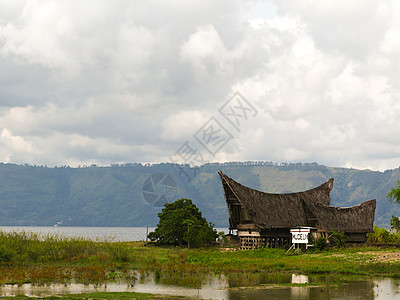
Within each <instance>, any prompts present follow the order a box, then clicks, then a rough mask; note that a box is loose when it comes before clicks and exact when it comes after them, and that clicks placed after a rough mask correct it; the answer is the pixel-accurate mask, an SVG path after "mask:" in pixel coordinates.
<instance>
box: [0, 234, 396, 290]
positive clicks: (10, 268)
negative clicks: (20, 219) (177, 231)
mask: <svg viewBox="0 0 400 300" xmlns="http://www.w3.org/2000/svg"><path fill="white" fill-rule="evenodd" d="M225 250H226V249H221V248H217V247H214V248H208V249H185V248H176V247H170V248H168V247H155V246H145V245H144V243H143V242H116V243H115V242H97V241H91V240H87V239H82V238H65V237H61V236H39V235H37V234H32V233H26V232H18V233H16V232H14V233H4V232H0V284H9V283H14V284H22V283H34V284H48V283H64V284H68V283H70V282H71V281H72V280H74V281H75V282H78V283H103V282H106V281H109V280H116V279H119V278H123V279H124V280H127V281H128V282H129V281H135V280H136V278H135V274H134V273H132V270H135V271H137V272H139V273H141V274H145V273H146V272H147V273H148V272H153V273H154V274H156V276H157V274H168V273H171V274H175V273H185V274H194V273H197V274H198V273H203V274H209V273H214V274H224V273H257V272H291V273H302V274H347V275H349V274H354V275H378V276H390V277H400V256H399V253H400V252H399V250H398V249H397V248H385V249H380V248H377V247H356V248H354V247H352V248H341V249H330V250H327V251H324V252H312V251H310V252H307V253H293V252H292V253H290V254H286V253H285V250H284V249H268V248H262V249H256V250H248V251H225Z"/></svg>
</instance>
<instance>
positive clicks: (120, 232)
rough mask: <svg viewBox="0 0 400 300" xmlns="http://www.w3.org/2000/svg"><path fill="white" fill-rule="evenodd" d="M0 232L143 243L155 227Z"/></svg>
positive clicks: (9, 229) (10, 228)
mask: <svg viewBox="0 0 400 300" xmlns="http://www.w3.org/2000/svg"><path fill="white" fill-rule="evenodd" d="M0 230H1V231H5V232H12V231H26V232H35V233H40V234H52V235H53V234H57V235H62V236H65V237H84V238H90V239H92V240H100V241H113V242H127V241H145V240H146V232H152V231H154V230H155V227H62V226H58V227H52V226H51V227H28V226H0ZM216 230H217V231H218V232H220V231H224V232H228V229H226V228H216Z"/></svg>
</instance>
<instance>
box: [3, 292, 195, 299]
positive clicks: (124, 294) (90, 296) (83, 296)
mask: <svg viewBox="0 0 400 300" xmlns="http://www.w3.org/2000/svg"><path fill="white" fill-rule="evenodd" d="M1 298H2V299H13V300H15V299H21V300H24V299H26V300H27V299H34V300H37V299H46V300H52V299H55V300H57V299H91V300H100V299H137V300H140V299H147V300H150V299H157V300H182V299H187V298H184V297H179V296H164V295H155V294H146V293H134V292H115V293H112V292H106V293H88V294H69V295H62V296H49V297H27V296H24V295H18V296H14V297H1Z"/></svg>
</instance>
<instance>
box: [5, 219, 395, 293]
mask: <svg viewBox="0 0 400 300" xmlns="http://www.w3.org/2000/svg"><path fill="white" fill-rule="evenodd" d="M154 229H155V228H154V227H149V228H146V227H9V226H1V227H0V230H2V231H8V232H10V231H22V230H23V231H26V232H36V233H40V234H58V235H62V236H67V237H85V238H90V239H93V240H107V241H144V240H146V232H151V231H153V230H154ZM217 230H218V231H225V232H227V229H224V228H218V229H217ZM134 277H135V280H134V281H129V282H128V281H126V280H124V279H120V280H117V281H110V282H102V283H99V284H97V285H88V284H81V283H77V282H72V283H71V284H67V285H64V284H49V285H32V284H23V285H20V286H18V285H3V286H0V296H12V295H20V294H24V295H28V296H36V297H43V296H49V295H52V294H55V295H61V294H70V293H90V292H144V293H154V294H163V295H178V296H184V297H190V298H198V299H218V300H221V299H227V300H228V299H229V300H239V299H241V300H250V299H285V300H287V299H379V300H383V299H385V300H386V299H399V300H400V280H396V279H391V278H370V277H364V278H360V279H357V280H355V279H353V278H351V279H349V280H346V279H343V278H340V282H341V283H340V284H338V285H325V283H329V282H336V281H337V280H338V278H336V277H334V276H329V275H325V276H305V275H301V274H287V273H256V274H226V275H212V274H207V275H204V274H203V275H201V274H199V275H198V276H197V275H190V277H185V276H182V275H175V276H174V275H171V274H161V275H160V274H154V273H148V274H137V275H135V276H134ZM291 283H292V284H299V285H296V286H287V285H282V284H291ZM305 283H307V285H301V284H305Z"/></svg>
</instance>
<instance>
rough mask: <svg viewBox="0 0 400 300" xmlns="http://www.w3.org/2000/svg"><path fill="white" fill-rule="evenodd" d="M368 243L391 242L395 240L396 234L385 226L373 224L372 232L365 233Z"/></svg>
mask: <svg viewBox="0 0 400 300" xmlns="http://www.w3.org/2000/svg"><path fill="white" fill-rule="evenodd" d="M367 237H368V240H367V243H368V244H392V243H394V242H396V237H397V235H395V234H391V233H390V232H389V231H387V230H386V229H385V228H381V227H377V226H374V232H373V233H368V234H367Z"/></svg>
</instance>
